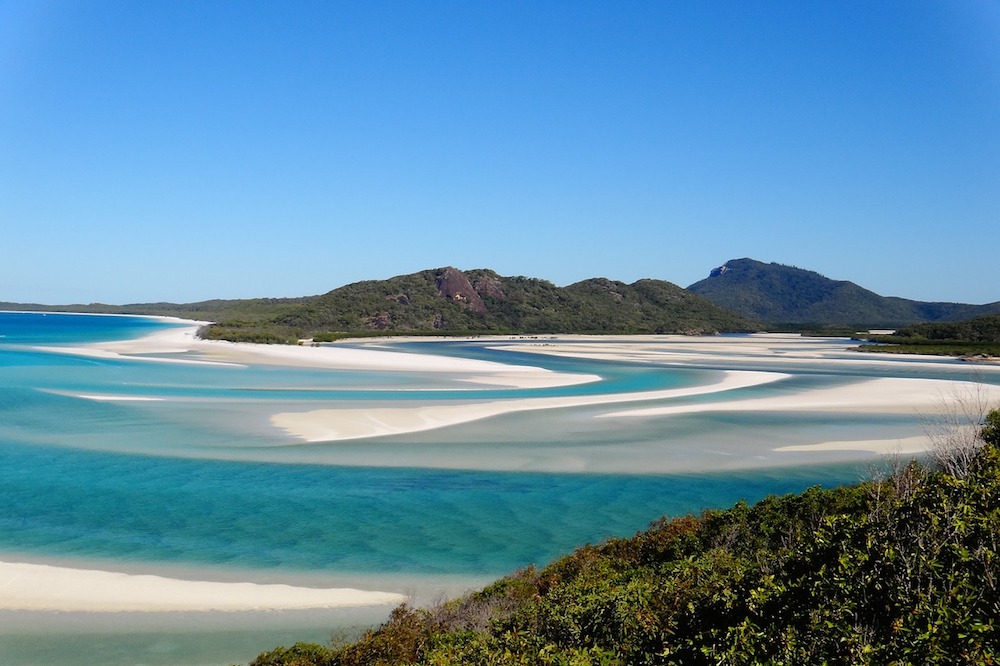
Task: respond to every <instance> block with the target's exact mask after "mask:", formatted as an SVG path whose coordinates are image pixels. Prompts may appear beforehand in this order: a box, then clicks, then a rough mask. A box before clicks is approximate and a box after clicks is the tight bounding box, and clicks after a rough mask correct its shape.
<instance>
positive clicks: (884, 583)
mask: <svg viewBox="0 0 1000 666" xmlns="http://www.w3.org/2000/svg"><path fill="white" fill-rule="evenodd" d="M973 434H974V436H973V438H972V439H971V443H968V442H969V440H961V438H959V439H957V440H955V441H956V442H960V441H966V442H967V443H966V444H960V445H959V446H958V448H941V449H939V450H937V451H936V456H932V459H936V460H937V462H938V463H939V464H938V465H937V466H936V467H935V466H924V465H921V464H919V463H917V462H913V463H910V464H908V465H902V466H897V468H896V469H895V470H893V471H892V473H891V474H888V475H886V477H885V478H884V479H882V480H877V481H872V482H868V483H863V484H860V485H858V486H854V487H842V488H835V489H829V490H822V489H820V488H812V489H810V490H807V491H806V492H804V493H802V494H799V495H788V496H785V497H770V498H768V499H765V500H763V501H762V502H760V503H758V504H756V505H754V506H747V505H745V504H738V505H736V506H735V507H733V508H731V509H728V510H724V511H710V512H707V513H705V514H704V515H702V516H701V517H690V516H689V517H684V518H677V519H674V520H666V519H664V520H661V521H659V522H657V523H656V524H654V525H653V526H652V527H651V528H650V529H649V530H647V531H644V532H641V533H639V534H637V535H636V536H634V537H632V538H628V539H615V540H611V541H608V542H607V543H604V544H602V545H599V546H587V547H584V548H581V549H579V550H577V551H576V552H575V553H573V554H572V555H570V556H568V557H565V558H563V559H560V560H558V561H556V562H554V563H553V564H551V565H549V566H547V567H545V568H543V569H540V570H538V569H534V568H531V569H526V570H524V571H521V572H519V573H517V574H515V575H513V576H511V577H509V578H506V579H503V580H500V581H498V582H497V583H494V584H493V585H491V586H489V587H487V588H485V589H483V590H481V591H478V592H475V593H472V594H469V595H467V596H465V597H463V598H460V599H456V600H453V601H449V602H447V603H444V604H441V605H439V606H437V607H435V608H431V609H426V610H420V609H414V608H410V607H408V606H406V605H403V606H400V607H399V608H397V609H396V610H395V611H393V613H392V615H391V617H390V619H389V620H388V621H387V622H386V623H385V624H384V625H383V626H381V627H380V628H378V629H375V630H372V631H369V632H368V633H367V634H365V635H364V636H363V637H362V638H361V640H360V641H358V642H356V643H352V644H347V645H341V646H337V647H326V646H321V645H315V644H299V645H295V646H293V647H291V648H278V649H276V650H274V651H272V652H268V653H265V654H262V655H260V656H259V657H258V658H257V659H256V660H255V661H254V662H253V663H252V665H253V666H291V665H297V666H318V665H322V666H362V665H363V666H373V665H389V664H435V665H439V666H445V665H449V664H455V665H458V664H483V665H486V664H491V665H492V664H497V665H500V664H560V665H574V664H578V665H584V664H603V665H611V664H720V663H724V664H760V663H772V664H821V663H838V664H891V663H898V664H949V665H951V664H994V663H997V660H998V659H1000V587H998V586H1000V412H998V411H993V412H991V413H990V414H989V416H988V417H987V418H986V421H985V424H984V426H983V427H982V428H981V429H978V433H976V431H975V430H974V431H973Z"/></svg>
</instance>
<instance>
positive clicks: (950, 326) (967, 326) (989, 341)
mask: <svg viewBox="0 0 1000 666" xmlns="http://www.w3.org/2000/svg"><path fill="white" fill-rule="evenodd" d="M863 339H865V340H867V341H870V342H877V343H879V344H877V345H865V346H862V347H859V349H860V350H862V351H868V352H883V353H896V354H940V355H947V356H967V357H975V356H1000V315H986V316H983V317H976V318H974V319H968V320H966V321H960V322H956V323H924V324H914V325H912V326H906V327H904V328H901V329H899V330H898V331H896V332H895V333H892V334H890V335H869V336H864V337H863Z"/></svg>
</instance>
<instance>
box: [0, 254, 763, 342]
mask: <svg viewBox="0 0 1000 666" xmlns="http://www.w3.org/2000/svg"><path fill="white" fill-rule="evenodd" d="M0 308H4V309H18V310H23V309H37V310H45V309H49V310H53V309H62V310H73V311H77V312H112V313H123V314H160V315H173V316H178V317H186V318H191V319H202V320H209V321H213V322H216V323H215V324H214V325H212V326H209V327H207V328H205V329H204V330H203V331H202V335H203V337H206V338H209V339H224V340H232V341H237V342H264V343H272V342H291V343H294V342H296V341H297V340H299V339H303V338H305V339H310V338H311V339H314V340H317V341H329V340H334V339H337V338H342V337H348V336H364V335H372V334H381V335H386V334H402V333H405V334H408V335H414V334H416V335H420V334H436V335H448V334H451V335H473V334H480V333H495V334H496V333H499V334H504V333H529V334H533V333H592V334H603V333H687V334H700V333H716V332H739V331H751V330H756V329H757V328H758V327H757V326H756V325H754V324H753V323H752V322H750V321H748V320H746V319H745V318H742V317H739V316H737V315H734V314H732V313H730V312H727V311H725V310H723V309H722V308H720V307H719V306H717V305H715V304H714V303H712V302H711V301H709V300H707V299H704V298H702V297H700V296H697V295H695V294H692V293H691V292H688V291H686V290H684V289H681V288H680V287H678V286H676V285H674V284H671V283H669V282H663V281H660V280H639V281H638V282H635V283H634V284H630V285H629V284H625V283H623V282H616V281H612V280H607V279H603V278H595V279H591V280H584V281H583V282H578V283H576V284H573V285H570V286H568V287H557V286H555V285H554V284H552V283H551V282H548V281H546V280H539V279H535V278H527V277H501V276H500V275H498V274H496V273H495V272H493V271H490V270H473V271H466V272H463V271H460V270H458V269H455V268H450V267H449V268H440V269H436V270H427V271H421V272H419V273H413V274H411V275H400V276H397V277H394V278H390V279H388V280H369V281H365V282H357V283H354V284H349V285H346V286H344V287H340V288H339V289H334V290H333V291H330V292H328V293H326V294H322V295H319V296H310V297H304V298H296V299H254V300H243V301H205V302H203V303H192V304H186V305H176V304H171V303H152V304H149V303H147V304H137V305H126V306H108V305H101V304H90V305H72V306H58V307H56V306H37V305H23V304H13V303H8V304H0Z"/></svg>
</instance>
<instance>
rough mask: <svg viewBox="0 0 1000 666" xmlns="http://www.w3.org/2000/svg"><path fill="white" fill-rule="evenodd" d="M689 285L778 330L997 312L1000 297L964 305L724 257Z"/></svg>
mask: <svg viewBox="0 0 1000 666" xmlns="http://www.w3.org/2000/svg"><path fill="white" fill-rule="evenodd" d="M688 290H690V291H693V292H694V293H696V294H699V295H701V296H704V297H705V298H708V299H709V300H711V301H712V302H714V303H716V304H717V305H720V306H722V307H724V308H726V309H727V310H729V311H731V312H735V313H737V314H740V315H742V316H744V317H747V318H748V319H752V320H755V321H764V322H768V323H769V324H771V325H772V327H777V328H781V329H786V328H788V327H789V325H791V326H797V325H803V324H808V325H810V326H819V327H822V326H826V325H834V326H849V327H851V328H853V330H855V331H858V330H867V329H869V328H896V327H899V326H904V325H907V324H912V323H916V322H940V321H958V320H961V319H967V318H970V317H975V316H979V315H985V314H990V313H998V312H1000V302H997V303H990V304H988V305H966V304H963V303H928V302H923V301H912V300H908V299H905V298H896V297H887V296H880V295H878V294H876V293H874V292H872V291H869V290H867V289H864V288H862V287H859V286H858V285H856V284H854V283H853V282H847V281H844V280H831V279H829V278H827V277H824V276H822V275H820V274H819V273H815V272H813V271H807V270H803V269H801V268H795V267H793V266H784V265H781V264H776V263H771V264H765V263H762V262H760V261H754V260H753V259H734V260H732V261H728V262H726V263H725V264H724V265H723V266H720V267H719V268H716V269H715V270H713V271H712V272H711V274H710V276H709V277H708V278H706V279H704V280H701V281H699V282H696V283H694V284H692V285H691V286H689V287H688Z"/></svg>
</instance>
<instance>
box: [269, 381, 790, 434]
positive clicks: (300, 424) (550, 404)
mask: <svg viewBox="0 0 1000 666" xmlns="http://www.w3.org/2000/svg"><path fill="white" fill-rule="evenodd" d="M787 376H788V375H784V374H781V373H777V372H751V371H736V370H734V371H729V372H726V373H724V375H723V378H722V379H721V380H720V381H718V382H715V383H713V384H705V385H701V386H692V387H688V388H682V389H667V390H663V391H646V392H643V393H608V394H599V395H584V396H572V397H558V398H522V399H512V400H494V401H489V402H487V401H482V402H472V403H465V404H455V405H425V406H419V407H387V408H378V409H372V408H333V409H314V410H310V411H306V412H283V413H280V414H275V415H274V416H272V417H271V423H273V424H274V425H275V426H277V427H279V428H282V429H284V430H285V431H286V432H287V433H289V434H290V435H292V436H294V437H297V438H299V439H301V440H303V441H306V442H333V441H340V440H348V439H361V438H366V437H379V436H385V435H398V434H402V433H409V432H421V431H424V430H432V429H435V428H444V427H446V426H451V425H457V424H459V423H468V422H470V421H477V420H479V419H485V418H489V417H491V416H499V415H501V414H510V413H512V412H522V411H530V410H538V409H558V408H561V407H582V406H587V405H606V404H614V403H620V402H635V401H645V400H663V399H669V398H680V397H688V396H694V395H706V394H710V393H720V392H722V391H729V390H733V389H738V388H746V387H749V386H758V385H760V384H767V383H770V382H775V381H778V380H780V379H784V378H785V377H787Z"/></svg>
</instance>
